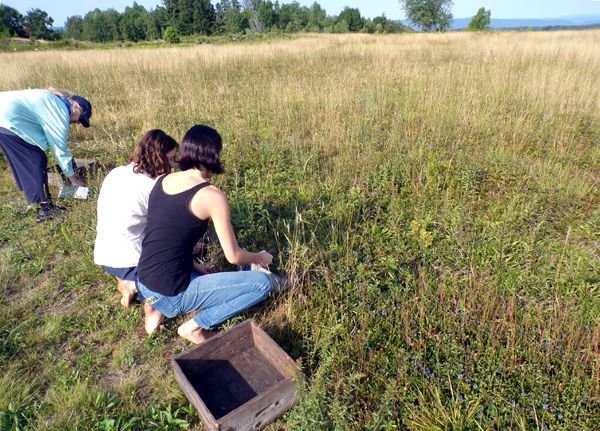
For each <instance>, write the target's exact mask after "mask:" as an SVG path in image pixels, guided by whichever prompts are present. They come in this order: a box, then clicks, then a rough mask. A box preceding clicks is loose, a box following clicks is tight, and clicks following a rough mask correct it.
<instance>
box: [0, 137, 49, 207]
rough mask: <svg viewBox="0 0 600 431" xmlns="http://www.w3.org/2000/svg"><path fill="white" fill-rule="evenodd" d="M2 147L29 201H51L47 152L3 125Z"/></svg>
mask: <svg viewBox="0 0 600 431" xmlns="http://www.w3.org/2000/svg"><path fill="white" fill-rule="evenodd" d="M0 148H2V150H3V151H4V154H5V155H6V159H7V160H8V164H9V165H10V169H11V171H12V173H13V176H14V177H15V182H16V183H17V187H18V188H19V190H21V191H22V192H23V193H24V194H25V198H27V201H28V202H29V203H35V202H47V201H49V200H50V191H49V190H48V172H47V168H48V157H46V153H45V152H43V151H42V150H41V149H40V148H38V147H36V146H35V145H31V144H28V143H27V142H25V141H24V140H23V139H21V138H20V137H19V136H17V135H15V134H14V133H13V132H11V131H10V130H8V129H5V128H3V127H0Z"/></svg>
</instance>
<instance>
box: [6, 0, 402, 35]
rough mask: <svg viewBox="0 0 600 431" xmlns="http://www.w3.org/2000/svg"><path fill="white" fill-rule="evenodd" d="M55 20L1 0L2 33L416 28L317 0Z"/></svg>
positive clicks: (233, 0) (236, 2) (174, 5)
mask: <svg viewBox="0 0 600 431" xmlns="http://www.w3.org/2000/svg"><path fill="white" fill-rule="evenodd" d="M42 15H43V17H40V16H42ZM36 17H40V18H36ZM34 18H35V19H34ZM36 19H37V21H36ZM34 21H35V22H34ZM53 22H54V21H53V19H52V18H51V17H49V16H48V14H47V13H46V12H44V11H41V10H39V9H36V10H31V11H29V12H27V14H26V15H25V16H22V15H21V14H20V13H19V12H18V11H16V10H15V9H13V8H11V7H9V6H4V5H0V36H20V37H33V38H43V39H60V38H67V39H75V40H83V41H92V42H112V41H133V42H138V41H144V40H157V39H165V40H168V41H170V42H176V41H178V39H179V37H180V36H189V35H196V34H198V35H207V36H209V35H225V34H241V33H248V32H255V33H267V32H285V33H296V32H303V31H304V32H329V33H345V32H366V33H398V32H403V31H411V29H410V28H409V27H407V26H405V25H402V24H401V23H398V22H396V21H393V20H390V19H388V18H386V16H385V15H381V16H379V17H376V18H373V19H368V18H365V17H363V16H362V14H361V13H360V11H359V10H358V9H356V8H350V7H346V8H344V9H343V10H342V11H341V12H340V13H339V15H336V16H328V15H327V13H326V12H325V9H323V8H322V7H321V6H320V5H319V3H317V2H315V3H313V4H312V6H309V7H307V6H301V5H300V4H299V3H297V2H292V3H288V4H285V3H281V4H280V3H279V2H278V1H275V2H273V1H270V0H267V1H265V0H241V1H240V0H221V1H219V2H218V3H216V4H215V5H213V4H212V3H211V2H210V0H163V6H158V7H156V8H155V9H153V10H147V9H146V8H145V7H144V6H142V5H139V4H137V3H136V2H134V3H133V5H132V6H130V7H126V8H125V10H124V11H123V12H122V13H121V12H118V11H117V10H115V9H106V10H100V9H99V8H96V9H94V10H92V11H90V12H88V13H87V14H85V16H80V15H75V16H71V17H69V18H68V19H67V22H66V24H65V27H64V29H63V30H62V31H57V30H53V29H52V28H51V26H52V24H53Z"/></svg>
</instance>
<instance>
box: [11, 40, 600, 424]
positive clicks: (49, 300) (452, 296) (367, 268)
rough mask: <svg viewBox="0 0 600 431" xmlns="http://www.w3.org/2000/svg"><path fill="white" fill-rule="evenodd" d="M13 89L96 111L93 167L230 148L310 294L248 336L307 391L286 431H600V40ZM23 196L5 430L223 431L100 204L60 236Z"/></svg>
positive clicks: (145, 53) (83, 205)
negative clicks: (121, 292)
mask: <svg viewBox="0 0 600 431" xmlns="http://www.w3.org/2000/svg"><path fill="white" fill-rule="evenodd" d="M0 69H1V70H2V73H1V74H0V90H9V89H21V88H26V87H47V86H50V85H52V86H55V87H59V88H61V87H62V88H67V89H71V90H74V91H76V92H78V93H80V94H82V95H84V96H85V97H88V98H89V99H90V100H91V101H92V102H93V104H94V114H93V117H92V128H90V129H87V130H84V129H81V128H78V127H76V128H74V129H73V131H72V136H71V147H72V148H73V150H74V153H75V155H76V156H77V157H82V158H92V159H96V160H98V161H99V162H101V163H103V164H105V165H116V164H121V163H124V162H125V161H126V160H127V157H128V156H129V154H130V152H131V149H132V148H133V146H134V144H135V143H136V142H137V140H138V139H139V138H140V137H141V135H142V133H143V132H144V131H146V130H147V129H150V128H161V129H163V130H165V131H166V132H167V133H169V134H171V135H173V136H175V137H177V138H178V139H180V138H181V137H182V136H183V133H184V132H185V131H186V130H187V129H188V128H189V127H190V126H191V125H193V124H196V123H206V124H209V125H212V126H214V127H216V128H217V129H218V130H219V131H220V132H221V134H222V135H223V137H224V140H225V143H226V147H225V149H224V160H225V166H226V173H225V174H224V175H222V176H221V177H220V178H219V179H218V181H217V182H218V184H219V186H220V187H222V188H223V189H224V190H225V191H226V192H227V194H228V196H229V199H230V203H231V206H232V212H233V221H234V224H235V228H236V231H237V232H238V236H239V238H238V239H239V241H240V243H241V244H242V245H244V246H246V247H248V248H251V249H256V248H259V249H262V248H266V249H269V250H272V251H273V252H274V255H275V269H276V270H277V271H279V272H283V273H286V274H288V275H289V276H290V277H291V280H292V288H291V290H290V291H289V292H288V293H287V294H284V295H283V296H280V297H277V298H274V299H271V300H268V301H267V302H266V303H265V304H262V305H261V306H260V307H256V308H255V309H253V310H251V311H250V312H249V313H247V314H246V315H244V316H241V317H239V318H237V319H234V320H233V321H231V322H228V323H227V324H226V325H225V326H224V328H227V327H229V326H231V325H232V324H234V323H236V322H239V321H241V320H243V319H245V318H248V317H253V318H254V319H256V321H257V322H258V323H259V324H260V325H261V326H262V327H263V328H264V329H265V330H266V331H267V332H268V333H269V334H270V335H271V336H272V337H273V338H274V339H275V340H276V341H277V342H278V343H279V344H280V345H281V346H282V347H283V348H284V349H285V350H286V351H287V352H288V353H289V354H290V356H292V357H293V358H294V359H295V360H297V361H298V363H299V364H300V366H301V367H302V370H303V371H304V373H305V375H306V381H305V383H304V385H303V386H302V388H301V394H302V400H301V403H300V404H299V405H298V406H297V407H295V408H294V409H293V410H291V411H290V412H289V413H288V414H286V415H285V416H283V417H282V418H280V419H279V420H277V421H276V422H275V423H274V424H272V425H270V426H269V427H268V428H267V429H268V430H294V431H296V430H306V431H314V430H415V431H416V430H500V429H502V430H507V429H511V430H549V429H550V430H598V429H600V415H599V412H600V386H599V382H600V379H599V377H600V374H599V371H600V271H599V268H600V262H599V260H600V249H599V244H600V196H599V191H598V181H599V176H600V147H599V145H598V144H599V142H600V74H598V71H599V70H600V31H595V30H592V31H572V32H570V31H565V32H552V33H546V32H536V33H522V32H521V33H510V32H504V33H486V34H476V33H453V34H402V35H366V34H353V35H310V34H306V35H301V36H297V37H293V38H291V39H288V40H281V41H277V40H269V41H266V42H263V43H252V44H250V43H235V44H224V45H200V46H191V47H169V48H154V49H151V48H145V49H136V48H127V49H125V48H121V49H112V50H93V51H85V50H84V51H58V50H56V51H39V52H33V51H30V52H18V53H10V52H9V53H7V52H5V53H0ZM102 177H103V174H102V173H100V175H98V176H97V177H94V178H91V179H90V182H89V185H90V187H92V189H93V190H96V191H97V190H98V187H99V185H100V184H101V181H102ZM54 191H55V192H56V189H54ZM0 196H1V200H0V221H1V224H0V303H1V304H2V305H1V306H0V429H2V430H22V429H28V430H29V429H32V430H40V431H41V430H91V429H98V430H122V431H124V430H184V429H189V430H200V429H202V424H201V423H200V422H199V420H198V418H197V416H196V414H195V412H194V411H193V409H192V408H191V407H190V405H189V404H188V403H187V401H186V400H185V397H184V396H183V394H182V392H181V391H180V389H179V387H178V386H177V384H176V382H175V379H174V375H173V372H172V371H171V369H170V366H169V363H168V359H169V357H170V356H171V355H172V354H175V353H178V352H181V351H183V350H185V349H187V348H188V347H190V346H189V345H188V344H186V342H184V341H183V340H181V339H179V338H178V337H177V335H176V331H175V329H176V327H177V324H178V323H180V321H179V320H176V321H174V322H169V323H168V324H167V325H166V328H164V330H161V331H159V332H158V334H157V335H156V336H153V337H146V336H145V335H144V333H143V328H142V314H141V310H140V307H139V306H137V307H134V308H133V309H130V310H125V309H122V308H121V307H120V306H119V303H118V293H117V290H116V288H115V283H114V280H113V279H111V277H109V276H107V275H106V274H105V273H103V272H102V270H101V269H100V268H98V267H96V266H95V265H94V264H93V261H92V247H93V240H94V236H95V204H96V202H95V198H92V199H90V200H88V201H77V202H74V201H67V202H64V204H65V205H66V206H68V207H69V208H70V211H69V212H68V214H67V215H66V216H65V217H64V218H62V219H60V220H56V221H52V222H49V223H45V224H40V225H38V224H36V223H35V216H34V214H32V213H31V212H24V211H25V206H26V205H25V202H24V201H23V198H22V196H21V195H20V193H19V192H18V191H17V190H16V187H15V186H14V183H13V180H12V177H11V174H10V171H9V168H8V166H7V164H6V163H5V161H4V159H2V158H0ZM211 259H212V262H213V264H214V265H215V266H216V267H218V268H220V269H234V268H231V267H229V266H228V265H227V264H226V263H225V262H224V260H223V258H222V256H221V255H220V254H219V252H218V248H217V247H215V248H213V249H212V250H211Z"/></svg>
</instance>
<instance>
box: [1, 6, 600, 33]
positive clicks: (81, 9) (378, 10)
mask: <svg viewBox="0 0 600 431" xmlns="http://www.w3.org/2000/svg"><path fill="white" fill-rule="evenodd" d="M133 1H134V0H99V1H92V0H77V1H73V0H0V4H2V5H6V6H10V7H12V8H14V9H16V10H18V11H19V12H20V13H21V14H23V15H25V14H26V13H27V11H29V10H31V9H36V8H39V9H41V10H43V11H46V12H47V13H48V15H50V17H52V18H53V19H54V25H55V26H57V27H62V26H64V24H65V22H66V20H67V18H68V17H70V16H73V15H81V16H83V15H85V14H86V13H87V12H89V11H91V10H93V9H95V8H99V9H101V10H106V9H110V8H114V9H116V10H117V11H119V12H123V10H124V9H125V8H126V7H127V6H131V5H132V4H133ZM272 1H273V3H274V2H275V1H274V0H272ZM297 1H298V3H300V4H301V5H303V6H310V5H311V4H312V3H314V1H315V0H297ZM317 1H318V0H317ZM212 2H213V4H215V3H216V2H217V0H212ZM279 3H280V4H284V3H292V0H279ZM318 3H319V4H320V5H321V7H323V8H324V9H325V10H326V11H327V14H328V15H338V14H339V13H340V11H342V9H344V7H346V6H349V7H352V8H357V9H358V10H360V13H361V15H362V16H364V17H367V18H374V17H376V16H379V15H381V14H385V16H386V17H388V18H390V19H404V18H405V16H404V14H403V12H402V9H401V8H400V3H399V1H398V0H320V1H318ZM137 4H139V5H142V6H144V7H145V8H146V9H148V10H150V9H154V8H155V7H156V6H161V5H162V1H161V0H137ZM482 6H483V7H485V8H486V9H488V10H491V11H492V19H494V18H513V19H514V18H562V17H567V16H581V15H596V16H598V15H600V0H454V5H453V7H452V15H454V18H468V17H472V16H473V15H475V13H476V12H477V9H479V8H480V7H482Z"/></svg>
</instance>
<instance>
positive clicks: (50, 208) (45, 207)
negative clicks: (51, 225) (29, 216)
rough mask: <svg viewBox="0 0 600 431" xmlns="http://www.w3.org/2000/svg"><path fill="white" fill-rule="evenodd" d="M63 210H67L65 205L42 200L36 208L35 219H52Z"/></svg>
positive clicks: (39, 220) (40, 220) (41, 220)
mask: <svg viewBox="0 0 600 431" xmlns="http://www.w3.org/2000/svg"><path fill="white" fill-rule="evenodd" d="M65 211H67V209H66V208H65V207H61V206H58V205H54V204H53V203H52V202H42V203H40V208H39V209H38V215H37V221H38V223H41V222H44V221H46V220H52V219H53V218H54V217H58V216H60V215H62V214H63V213H64V212H65Z"/></svg>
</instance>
